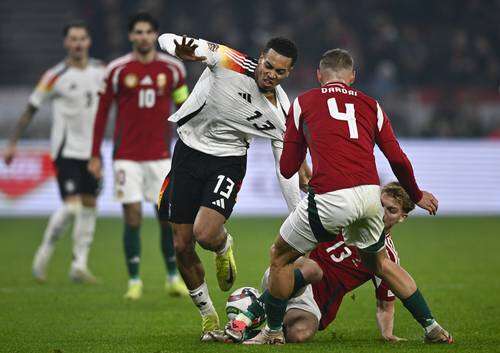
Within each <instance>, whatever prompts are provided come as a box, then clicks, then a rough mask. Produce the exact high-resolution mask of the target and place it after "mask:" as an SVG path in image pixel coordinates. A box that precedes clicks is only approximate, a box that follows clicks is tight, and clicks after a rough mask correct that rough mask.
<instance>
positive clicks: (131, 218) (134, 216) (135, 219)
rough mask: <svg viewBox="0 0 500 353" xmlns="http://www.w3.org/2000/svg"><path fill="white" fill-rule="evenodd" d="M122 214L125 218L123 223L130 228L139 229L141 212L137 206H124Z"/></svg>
mask: <svg viewBox="0 0 500 353" xmlns="http://www.w3.org/2000/svg"><path fill="white" fill-rule="evenodd" d="M123 213H124V218H125V223H126V224H128V225H129V226H132V227H139V226H140V225H141V221H142V210H141V207H140V204H139V206H136V205H134V204H128V205H124V207H123Z"/></svg>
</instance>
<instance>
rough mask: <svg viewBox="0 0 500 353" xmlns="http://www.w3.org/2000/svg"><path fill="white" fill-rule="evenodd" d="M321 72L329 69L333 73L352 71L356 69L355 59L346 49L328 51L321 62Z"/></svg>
mask: <svg viewBox="0 0 500 353" xmlns="http://www.w3.org/2000/svg"><path fill="white" fill-rule="evenodd" d="M319 68H320V70H325V69H329V70H332V71H340V70H352V69H353V68H354V59H353V58H352V55H351V54H350V53H349V52H348V51H347V50H345V49H340V48H336V49H330V50H327V51H326V52H325V53H324V54H323V56H322V57H321V60H320V61H319Z"/></svg>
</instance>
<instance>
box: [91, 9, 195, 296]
mask: <svg viewBox="0 0 500 353" xmlns="http://www.w3.org/2000/svg"><path fill="white" fill-rule="evenodd" d="M128 29H129V39H130V41H131V42H132V47H133V51H132V52H131V53H129V54H127V55H125V56H122V57H120V58H118V59H116V60H114V61H113V62H111V63H110V64H109V65H108V68H107V76H106V82H105V87H104V89H103V91H102V93H101V95H100V101H99V108H98V111H97V117H96V122H95V126H94V141H93V146H92V159H91V160H90V162H89V170H90V171H91V172H92V173H93V174H95V175H100V173H101V159H100V147H101V143H102V139H103V136H104V131H105V128H106V122H107V119H108V114H109V110H110V107H111V105H112V103H113V102H116V108H117V115H116V122H115V129H114V151H113V160H114V162H113V170H114V174H115V185H114V188H115V198H116V199H117V200H118V201H119V202H121V203H122V205H123V214H124V219H125V227H124V235H123V241H124V248H125V256H126V262H127V268H128V273H129V277H130V280H129V285H128V291H127V293H126V294H125V298H126V299H131V300H136V299H139V298H140V297H141V295H142V281H141V280H140V277H139V262H140V238H139V229H140V224H141V218H142V210H141V203H142V201H144V200H146V201H149V202H151V203H155V202H156V198H157V196H158V194H159V192H160V188H161V185H162V183H163V179H164V178H165V176H166V175H167V174H168V172H169V170H170V150H169V147H170V126H169V123H168V122H167V118H168V116H169V115H170V107H171V105H172V101H173V103H175V104H176V105H180V104H182V103H183V102H184V101H185V100H186V98H187V96H188V89H187V86H186V84H185V83H184V78H185V75H186V71H185V68H184V65H183V64H182V62H181V61H179V60H178V59H176V58H174V57H172V56H170V55H166V54H160V53H157V52H156V48H155V44H156V40H157V37H158V23H157V21H156V20H155V19H154V18H153V17H152V16H151V15H149V14H147V13H139V14H137V15H135V16H134V17H132V18H131V19H130V22H129V28H128ZM165 216H166V215H161V214H160V213H158V220H159V221H160V225H161V232H162V236H161V243H162V252H163V255H164V259H165V263H166V266H167V270H168V274H169V276H168V280H167V283H166V286H167V290H168V291H169V292H170V293H171V294H172V295H187V289H186V288H185V286H184V283H183V282H182V281H181V279H180V277H179V276H178V275H177V268H176V264H175V252H174V249H173V241H172V232H171V229H170V226H169V224H168V219H167V218H166V217H165Z"/></svg>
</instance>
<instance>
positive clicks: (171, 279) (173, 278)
mask: <svg viewBox="0 0 500 353" xmlns="http://www.w3.org/2000/svg"><path fill="white" fill-rule="evenodd" d="M178 280H179V275H178V274H177V273H176V274H175V275H172V276H169V275H167V282H168V283H174V282H177V281H178Z"/></svg>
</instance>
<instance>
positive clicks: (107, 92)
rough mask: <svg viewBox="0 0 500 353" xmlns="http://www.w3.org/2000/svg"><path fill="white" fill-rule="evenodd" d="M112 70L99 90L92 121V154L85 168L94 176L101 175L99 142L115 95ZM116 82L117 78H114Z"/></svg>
mask: <svg viewBox="0 0 500 353" xmlns="http://www.w3.org/2000/svg"><path fill="white" fill-rule="evenodd" d="M114 72H115V71H114V70H111V71H110V72H109V73H108V75H107V77H106V78H105V81H104V85H103V88H102V89H101V91H100V92H99V105H98V107H97V113H96V118H95V122H94V135H93V140H92V155H91V157H90V160H89V163H88V165H87V169H88V170H89V172H90V173H91V174H92V175H94V177H96V178H98V179H99V178H101V177H102V160H101V144H102V140H103V139H104V132H105V131H106V125H107V123H108V117H109V110H110V108H111V104H112V103H113V100H114V97H115V91H116V90H117V87H116V86H117V83H115V85H113V82H112V77H113V75H114ZM115 82H118V80H115Z"/></svg>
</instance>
